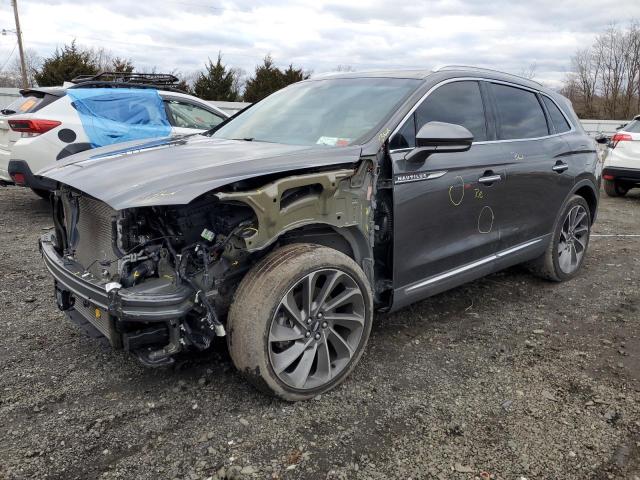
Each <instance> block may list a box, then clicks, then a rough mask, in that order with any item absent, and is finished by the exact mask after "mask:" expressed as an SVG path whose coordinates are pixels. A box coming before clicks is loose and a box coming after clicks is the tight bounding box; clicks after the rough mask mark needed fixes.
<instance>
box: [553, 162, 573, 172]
mask: <svg viewBox="0 0 640 480" xmlns="http://www.w3.org/2000/svg"><path fill="white" fill-rule="evenodd" d="M551 169H552V170H553V171H554V172H556V173H562V172H564V171H566V170H569V165H568V164H566V163H562V162H558V163H556V164H555V165H554V166H553V167H551Z"/></svg>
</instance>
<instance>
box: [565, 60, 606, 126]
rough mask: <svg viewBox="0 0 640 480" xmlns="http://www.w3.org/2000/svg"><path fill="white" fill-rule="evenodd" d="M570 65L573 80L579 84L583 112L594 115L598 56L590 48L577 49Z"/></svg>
mask: <svg viewBox="0 0 640 480" xmlns="http://www.w3.org/2000/svg"><path fill="white" fill-rule="evenodd" d="M571 66H572V68H573V71H574V72H575V80H576V81H577V83H578V85H579V86H580V93H581V97H582V105H583V108H584V110H583V113H584V115H586V116H594V115H595V113H596V109H595V106H594V99H595V96H596V87H597V84H598V77H599V75H600V67H601V60H600V57H598V56H596V55H594V54H593V51H592V50H591V49H590V48H585V49H583V50H578V51H577V52H576V54H575V55H574V56H573V57H572V58H571Z"/></svg>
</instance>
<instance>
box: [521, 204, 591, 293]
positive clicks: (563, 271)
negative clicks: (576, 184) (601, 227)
mask: <svg viewBox="0 0 640 480" xmlns="http://www.w3.org/2000/svg"><path fill="white" fill-rule="evenodd" d="M574 212H575V213H576V216H575V217H574V219H573V220H572V219H571V217H570V216H571V215H572V214H573V213H574ZM582 215H584V217H582ZM578 220H579V222H578ZM572 223H578V226H577V227H576V226H574V227H570V224H572ZM567 227H569V234H567V232H566V230H567ZM571 231H572V232H573V234H571ZM590 234H591V212H590V210H589V205H588V204H587V201H586V200H585V199H584V198H582V197H580V196H578V195H573V196H572V197H571V198H570V199H569V201H568V202H567V204H566V205H565V206H564V208H563V209H562V213H561V214H560V216H559V217H558V219H557V220H556V223H555V226H554V230H553V235H552V237H551V241H550V242H549V246H548V247H547V250H546V251H545V253H544V254H543V255H541V256H540V257H539V258H537V259H536V260H534V261H532V262H530V263H529V264H528V267H529V269H530V270H531V271H532V273H534V274H535V275H537V276H539V277H542V278H544V279H546V280H550V281H553V282H563V281H565V280H569V279H571V278H573V277H575V276H576V275H577V274H578V272H579V271H580V268H581V267H582V264H583V262H584V259H585V256H586V253H587V249H588V247H589V236H590ZM569 245H570V247H568V246H569ZM565 247H568V248H569V249H568V250H566V249H565ZM571 248H573V251H572V250H571ZM580 248H582V250H581V251H580V252H578V250H579V249H580ZM573 252H576V261H575V264H574V263H573V260H574V256H573ZM578 254H579V255H578ZM566 255H568V257H567V256H566ZM567 261H569V263H570V267H571V268H567V266H568V264H567Z"/></svg>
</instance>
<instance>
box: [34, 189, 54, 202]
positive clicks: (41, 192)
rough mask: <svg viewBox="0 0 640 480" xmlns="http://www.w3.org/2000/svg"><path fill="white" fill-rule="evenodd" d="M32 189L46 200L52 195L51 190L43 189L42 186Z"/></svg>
mask: <svg viewBox="0 0 640 480" xmlns="http://www.w3.org/2000/svg"><path fill="white" fill-rule="evenodd" d="M31 191H32V192H33V193H35V194H36V195H38V196H39V197H40V198H43V199H45V200H49V197H50V196H51V192H50V191H49V190H43V189H41V188H32V189H31Z"/></svg>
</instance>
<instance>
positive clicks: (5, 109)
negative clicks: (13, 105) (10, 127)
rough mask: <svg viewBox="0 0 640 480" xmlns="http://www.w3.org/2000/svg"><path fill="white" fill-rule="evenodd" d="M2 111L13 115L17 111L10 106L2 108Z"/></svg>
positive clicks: (4, 113) (0, 111)
mask: <svg viewBox="0 0 640 480" xmlns="http://www.w3.org/2000/svg"><path fill="white" fill-rule="evenodd" d="M0 113H1V114H3V115H13V114H14V113H16V111H15V110H11V109H10V108H3V109H2V110H0Z"/></svg>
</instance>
